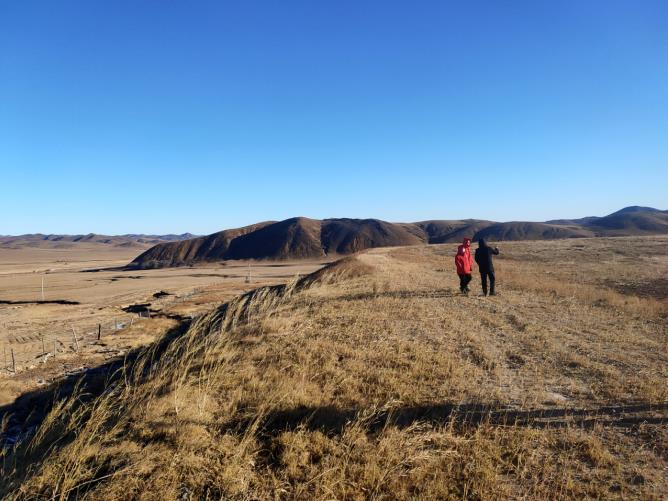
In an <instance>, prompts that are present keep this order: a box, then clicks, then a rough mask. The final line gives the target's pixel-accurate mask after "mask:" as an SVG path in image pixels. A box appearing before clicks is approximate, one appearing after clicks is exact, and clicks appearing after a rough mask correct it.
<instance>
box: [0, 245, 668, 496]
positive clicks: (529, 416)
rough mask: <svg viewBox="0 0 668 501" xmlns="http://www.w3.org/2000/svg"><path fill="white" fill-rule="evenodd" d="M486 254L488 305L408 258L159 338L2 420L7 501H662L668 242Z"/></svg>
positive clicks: (355, 264) (415, 256) (348, 268)
mask: <svg viewBox="0 0 668 501" xmlns="http://www.w3.org/2000/svg"><path fill="white" fill-rule="evenodd" d="M498 245H499V247H500V250H501V255H500V256H499V258H498V260H497V261H496V268H497V277H498V290H499V295H498V296H495V297H484V296H481V295H480V293H479V292H478V288H479V280H478V278H477V277H474V282H473V283H472V289H473V292H472V293H471V294H470V295H469V296H464V295H461V294H460V293H459V292H458V290H457V277H456V275H455V273H454V270H453V267H454V264H453V255H454V252H455V249H456V245H453V244H443V245H419V246H410V247H398V248H379V249H370V250H367V251H364V252H361V253H359V254H356V255H354V256H351V257H348V258H345V259H343V260H340V261H337V262H335V263H333V264H330V265H328V266H325V267H324V268H322V269H320V270H318V271H315V272H314V273H312V274H310V275H306V276H302V277H301V278H300V279H292V280H288V282H287V284H285V285H280V286H271V287H258V288H255V289H254V290H250V291H248V292H247V293H245V294H242V295H240V296H236V297H234V298H232V299H230V300H227V301H226V302H224V303H222V304H217V305H214V302H213V301H212V302H211V303H209V302H207V303H206V304H204V303H203V304H202V306H203V307H206V308H209V309H210V310H209V312H208V313H205V314H202V315H198V316H196V318H195V319H194V320H192V321H181V322H179V321H178V320H176V319H174V318H171V319H163V320H164V321H169V322H174V323H173V324H170V325H171V327H169V326H168V325H167V324H165V325H164V326H162V327H163V328H164V329H165V330H164V331H163V334H164V335H163V336H162V337H159V334H158V333H156V334H155V337H159V339H158V341H156V342H155V343H152V344H150V345H148V346H147V347H146V348H140V349H137V350H133V351H130V352H129V353H128V354H127V355H126V356H125V357H124V358H123V360H122V361H119V362H116V363H114V362H113V360H110V361H108V362H106V364H105V365H104V366H101V367H100V368H98V369H97V370H94V371H92V370H91V371H88V372H86V373H83V374H82V375H81V377H78V378H73V377H70V378H68V379H67V381H66V382H64V383H61V384H54V385H47V386H45V387H43V388H41V389H40V390H39V391H33V392H31V393H30V394H27V395H24V396H23V397H21V398H20V399H19V400H17V402H16V403H15V404H11V405H8V406H6V407H5V408H4V413H5V416H8V415H10V414H11V417H9V418H7V417H5V419H4V430H5V431H4V436H5V437H6V438H5V440H7V438H9V439H11V440H12V441H13V442H12V443H14V444H15V443H16V442H17V441H18V445H17V446H15V447H14V448H13V449H12V450H11V451H10V450H7V451H6V452H5V456H4V459H3V463H2V464H3V470H2V472H1V473H2V475H1V476H0V478H1V479H2V480H0V496H4V497H6V498H7V499H34V498H36V497H37V498H56V499H57V498H63V499H68V498H69V499H74V498H77V499H156V500H157V499H360V500H361V499H574V500H575V499H578V500H579V499H649V500H661V499H665V495H666V492H668V317H667V312H668V287H667V283H666V277H668V237H665V236H662V237H633V238H597V239H569V240H553V241H533V242H502V243H499V244H498ZM230 264H231V263H230ZM230 264H228V265H227V266H229V265H230ZM233 266H236V265H233ZM240 266H241V265H240ZM267 266H269V265H267ZM314 266H315V265H314ZM225 268H226V267H223V268H222V269H225ZM230 269H233V268H230ZM271 269H284V268H271ZM242 270H243V266H241V267H240V268H239V269H238V272H239V273H240V274H241V273H242ZM190 272H191V270H190V269H182V268H178V269H174V270H158V271H157V273H158V274H160V273H166V274H170V273H175V274H183V273H190ZM282 274H283V275H288V274H289V273H282ZM82 275H84V274H82ZM158 276H160V275H158ZM175 278H176V277H175ZM129 280H132V279H129ZM129 280H128V281H129ZM141 280H149V279H140V280H139V281H138V282H141ZM155 280H156V285H157V283H161V282H159V281H160V280H161V279H159V278H156V279H155ZM164 280H166V279H164ZM181 280H183V277H181ZM133 283H134V282H133ZM159 287H163V286H162V285H160V286H159ZM237 287H239V288H240V289H241V288H243V287H240V286H239V285H237ZM153 290H154V289H153V288H150V290H145V291H142V292H139V291H138V292H137V294H138V296H137V297H134V296H129V297H127V298H124V299H123V301H130V300H132V301H136V300H137V299H144V298H145V297H146V294H149V293H151V292H152V291H153ZM141 294H144V296H141ZM140 296H141V297H140ZM212 299H215V298H212ZM159 320H160V321H162V320H161V319H155V321H156V322H157V321H159ZM142 322H143V320H142ZM168 327H169V329H168ZM135 328H136V325H135V326H133V327H131V328H129V329H128V330H127V333H128V334H132V333H133V332H134V331H133V329H135ZM119 335H120V334H119ZM112 336H113V335H111V336H110V337H112ZM35 409H41V410H42V412H35ZM2 414H3V408H0V420H1V419H2V418H1V416H2ZM0 432H2V430H1V429H0Z"/></svg>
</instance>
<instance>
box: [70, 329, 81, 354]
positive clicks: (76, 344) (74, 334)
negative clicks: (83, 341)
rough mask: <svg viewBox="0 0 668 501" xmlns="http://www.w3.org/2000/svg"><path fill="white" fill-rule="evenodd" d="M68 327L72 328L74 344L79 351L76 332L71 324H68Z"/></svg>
mask: <svg viewBox="0 0 668 501" xmlns="http://www.w3.org/2000/svg"><path fill="white" fill-rule="evenodd" d="M70 327H71V328H72V336H74V344H75V346H76V347H77V352H78V351H79V340H78V339H77V333H76V332H75V330H74V326H73V325H70Z"/></svg>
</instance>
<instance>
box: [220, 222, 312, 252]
mask: <svg viewBox="0 0 668 501" xmlns="http://www.w3.org/2000/svg"><path fill="white" fill-rule="evenodd" d="M321 224H322V223H321V222H320V221H318V220H315V219H308V218H305V217H295V218H291V219H286V220H285V221H280V222H278V223H272V224H268V225H266V226H264V227H262V228H260V229H258V230H256V231H253V232H248V233H246V234H244V235H242V236H239V237H238V238H235V239H233V240H232V241H231V242H230V245H229V248H228V249H227V252H225V253H224V255H225V259H276V260H280V259H308V258H318V257H323V256H324V255H325V253H324V252H323V250H322V246H321V244H320V226H321Z"/></svg>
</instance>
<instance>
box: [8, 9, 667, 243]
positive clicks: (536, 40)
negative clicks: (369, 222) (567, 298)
mask: <svg viewBox="0 0 668 501" xmlns="http://www.w3.org/2000/svg"><path fill="white" fill-rule="evenodd" d="M666 26H668V2H665V1H664V0H656V1H627V2H621V1H614V0H606V1H580V0H577V1H576V0H572V1H568V0H567V1H563V2H554V1H537V0H531V1H530V0H527V1H496V0H495V1H491V0H490V1H473V2H446V1H433V2H432V1H423V2H405V1H402V2H394V1H378V2H372V1H369V2H363V1H346V0H343V1H341V0H339V1H336V2H324V1H318V2H316V1H311V0H309V1H278V0H275V1H249V2H223V1H211V2H202V1H190V2H182V1H171V2H165V1H163V0H160V1H135V0H132V1H113V2H108V1H101V0H99V1H95V0H81V1H67V0H62V1H58V2H53V1H41V2H38V1H30V0H25V1H20V2H10V1H6V2H2V3H0V175H1V176H0V183H1V184H0V214H2V216H0V234H18V233H27V232H43V233H88V232H97V233H108V234H118V233H130V232H145V233H167V232H184V231H191V232H195V233H209V232H213V231H217V230H220V229H223V228H229V227H236V226H241V225H244V224H249V223H252V222H256V221H260V220H268V219H276V220H278V219H284V218H287V217H291V216H296V215H303V216H308V217H314V218H324V217H377V218H381V219H386V220H390V221H417V220H424V219H434V218H438V219H457V218H466V217H475V218H485V219H493V220H545V219H551V218H557V217H581V216H587V215H604V214H606V213H609V212H612V211H614V210H617V209H619V208H621V207H623V206H626V205H651V206H658V207H659V208H662V209H668V196H667V195H666V193H668V29H666Z"/></svg>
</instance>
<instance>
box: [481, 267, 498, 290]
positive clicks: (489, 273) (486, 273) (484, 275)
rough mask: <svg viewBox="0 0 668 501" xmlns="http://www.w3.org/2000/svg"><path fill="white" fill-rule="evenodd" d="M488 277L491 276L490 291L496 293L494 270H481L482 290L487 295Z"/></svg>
mask: <svg viewBox="0 0 668 501" xmlns="http://www.w3.org/2000/svg"><path fill="white" fill-rule="evenodd" d="M487 277H489V293H490V294H494V283H495V280H496V279H495V278H494V272H493V271H481V272H480V281H481V282H482V292H483V294H485V295H487Z"/></svg>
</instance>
